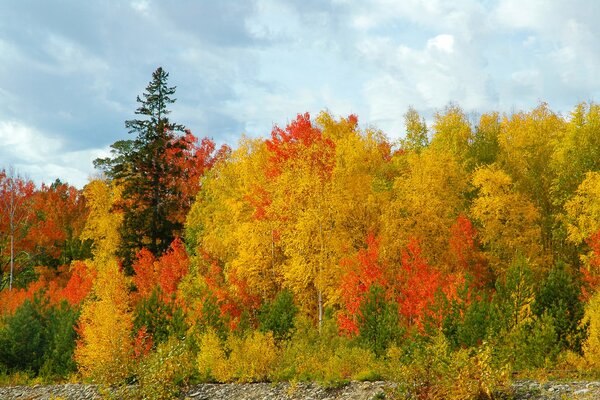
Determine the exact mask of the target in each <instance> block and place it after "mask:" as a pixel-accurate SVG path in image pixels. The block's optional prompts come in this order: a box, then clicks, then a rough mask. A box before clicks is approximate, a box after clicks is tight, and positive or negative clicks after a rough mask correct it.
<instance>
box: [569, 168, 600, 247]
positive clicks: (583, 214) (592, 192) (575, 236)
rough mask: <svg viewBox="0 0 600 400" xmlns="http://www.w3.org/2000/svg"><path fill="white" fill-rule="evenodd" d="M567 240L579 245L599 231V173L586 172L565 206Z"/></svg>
mask: <svg viewBox="0 0 600 400" xmlns="http://www.w3.org/2000/svg"><path fill="white" fill-rule="evenodd" d="M565 211H566V213H567V232H568V237H567V238H568V240H569V241H570V242H572V243H574V244H581V243H582V242H583V241H584V240H586V239H587V238H589V237H590V236H591V235H592V234H594V233H596V232H598V231H599V230H600V173H599V172H588V173H587V174H586V175H585V180H584V181H583V182H582V183H581V184H580V185H579V187H578V188H577V192H576V193H575V195H574V196H573V197H571V199H570V200H569V201H567V203H566V204H565Z"/></svg>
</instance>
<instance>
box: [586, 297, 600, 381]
mask: <svg viewBox="0 0 600 400" xmlns="http://www.w3.org/2000/svg"><path fill="white" fill-rule="evenodd" d="M582 322H583V323H589V328H588V329H589V330H588V338H587V340H586V341H585V343H584V344H583V357H584V360H585V361H586V362H587V364H588V365H589V367H591V368H592V369H594V370H597V371H598V370H600V291H598V292H596V293H595V294H594V295H593V296H592V298H591V299H590V301H589V303H588V304H587V306H586V309H585V316H584V318H583V321H582Z"/></svg>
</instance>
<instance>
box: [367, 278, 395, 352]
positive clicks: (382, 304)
mask: <svg viewBox="0 0 600 400" xmlns="http://www.w3.org/2000/svg"><path fill="white" fill-rule="evenodd" d="M358 329H359V335H358V340H359V342H360V343H361V344H362V345H363V346H365V347H366V348H368V349H369V350H371V351H372V352H373V353H374V354H375V355H376V356H378V357H379V356H382V355H383V354H385V352H386V350H387V348H388V346H389V345H390V344H392V343H395V342H397V341H398V340H399V339H400V337H401V335H402V332H401V330H400V327H399V321H398V305H397V304H396V303H394V302H388V301H387V299H386V298H385V292H384V289H383V288H382V287H381V286H379V285H373V286H371V288H370V290H369V293H368V294H367V298H366V299H365V301H364V302H363V303H362V304H361V306H360V314H359V316H358Z"/></svg>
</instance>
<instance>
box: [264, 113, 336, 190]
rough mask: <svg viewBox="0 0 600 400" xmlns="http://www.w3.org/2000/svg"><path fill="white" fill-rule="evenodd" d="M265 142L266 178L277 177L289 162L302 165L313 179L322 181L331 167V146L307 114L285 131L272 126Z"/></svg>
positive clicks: (330, 170) (289, 125) (299, 116)
mask: <svg viewBox="0 0 600 400" xmlns="http://www.w3.org/2000/svg"><path fill="white" fill-rule="evenodd" d="M265 143H266V145H267V149H268V150H269V152H270V153H271V156H270V157H269V167H268V170H267V176H270V177H275V176H277V175H279V174H281V172H282V171H283V170H284V168H285V166H286V165H289V164H290V163H291V164H295V163H303V164H304V165H308V166H309V167H310V169H311V170H312V171H313V173H314V174H315V175H316V176H318V177H319V178H321V179H326V178H328V177H329V176H330V175H331V172H332V170H333V167H334V165H335V143H334V142H333V141H332V140H331V139H329V138H325V137H323V134H322V132H321V130H320V129H319V128H317V127H315V126H313V124H312V122H311V121H310V114H309V113H305V114H298V116H297V117H296V119H295V120H294V121H292V122H291V123H289V124H288V126H286V128H285V129H281V128H279V127H278V126H275V127H274V128H273V131H272V132H271V139H270V140H267V141H266V142H265Z"/></svg>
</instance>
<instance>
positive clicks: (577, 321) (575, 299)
mask: <svg viewBox="0 0 600 400" xmlns="http://www.w3.org/2000/svg"><path fill="white" fill-rule="evenodd" d="M532 310H533V312H534V313H535V314H536V315H537V316H538V317H542V316H543V315H544V314H548V315H549V316H551V317H552V320H553V325H554V330H555V332H556V336H557V340H558V343H559V344H560V347H561V348H562V349H568V350H572V351H575V352H577V353H580V354H581V352H582V350H581V345H582V343H583V342H584V340H585V338H586V336H587V326H586V325H585V324H583V325H582V324H581V320H582V319H583V315H584V304H583V302H582V301H581V287H580V285H578V284H577V282H575V280H574V279H573V274H570V273H568V272H567V271H566V269H565V265H564V263H562V262H558V263H557V264H556V265H555V266H554V268H552V269H551V270H550V273H549V274H548V276H547V277H546V279H545V280H544V281H543V282H542V283H541V285H540V287H539V289H538V290H537V292H536V295H535V301H534V302H533V305H532Z"/></svg>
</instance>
